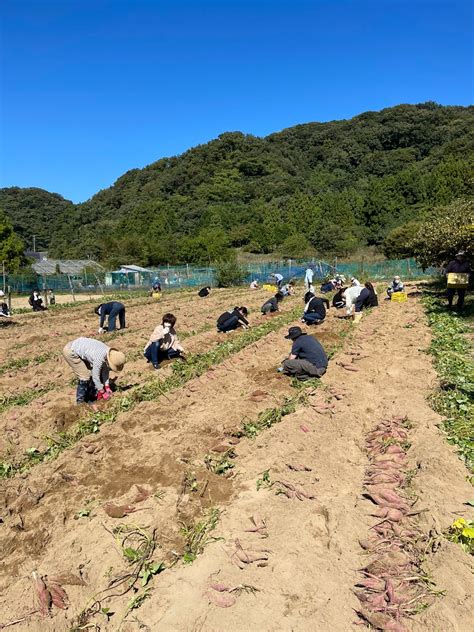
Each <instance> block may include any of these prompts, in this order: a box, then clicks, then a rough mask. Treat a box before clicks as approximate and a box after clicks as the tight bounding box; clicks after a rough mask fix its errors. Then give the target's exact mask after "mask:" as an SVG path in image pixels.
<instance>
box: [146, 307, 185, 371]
mask: <svg viewBox="0 0 474 632" xmlns="http://www.w3.org/2000/svg"><path fill="white" fill-rule="evenodd" d="M175 325H176V316H174V315H173V314H165V315H164V316H163V318H162V321H161V325H158V326H157V327H155V329H154V330H153V333H152V334H151V336H150V338H149V340H148V342H147V343H146V346H145V349H144V350H143V355H144V356H145V358H146V359H147V361H148V362H151V363H152V365H153V367H154V368H155V369H159V368H160V361H162V360H171V359H172V358H178V357H184V355H185V351H184V349H183V347H182V346H181V343H180V341H179V338H178V334H177V333H176V330H175V328H174V326H175Z"/></svg>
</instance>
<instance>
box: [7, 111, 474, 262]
mask: <svg viewBox="0 0 474 632" xmlns="http://www.w3.org/2000/svg"><path fill="white" fill-rule="evenodd" d="M197 124H198V122H197ZM473 130H474V107H468V108H465V107H454V106H453V107H445V106H439V105H437V104H435V103H424V104H420V105H400V106H397V107H393V108H389V109H386V110H382V111H381V112H367V113H365V114H361V115H360V116H357V117H355V118H353V119H351V120H343V121H333V122H329V123H308V124H304V125H297V126H296V127H292V128H289V129H286V130H283V131H282V132H279V133H275V134H271V135H270V136H267V137H266V138H257V137H255V136H251V135H244V134H241V133H239V132H232V133H225V134H222V135H221V136H219V138H217V139H216V140H213V141H211V142H209V143H207V144H205V145H201V146H198V147H195V148H193V149H190V150H189V151H187V152H186V153H184V154H182V155H181V156H177V157H172V158H162V159H161V160H158V161H157V162H155V163H153V164H151V165H149V166H147V167H145V168H144V169H133V170H131V171H129V172H127V173H126V174H124V175H123V176H122V177H120V178H119V179H118V180H117V181H116V182H115V184H114V185H113V186H112V187H110V188H109V189H105V190H103V191H100V192H99V193H98V194H97V195H95V196H94V197H93V198H91V199H90V200H89V201H87V202H85V203H83V204H80V205H77V206H75V207H70V206H69V204H68V203H67V202H65V201H64V200H62V198H59V199H60V200H61V202H62V204H64V205H65V207H64V208H62V207H61V206H60V205H58V209H57V211H55V212H54V214H55V217H56V222H54V223H53V224H52V228H53V236H52V240H51V247H50V251H51V253H52V254H53V255H57V256H64V257H66V256H67V257H81V258H82V257H85V256H88V255H90V256H92V257H94V258H97V259H99V260H102V261H105V262H108V263H110V264H111V265H115V264H116V263H119V262H123V261H132V260H133V261H134V262H135V263H142V264H159V263H167V262H170V263H173V262H177V261H187V262H196V263H200V262H208V261H210V260H214V259H216V258H218V257H219V256H221V255H222V253H223V252H225V250H226V248H228V247H243V248H244V249H246V250H248V251H251V252H257V253H259V252H262V253H266V252H272V251H277V252H279V253H281V254H283V255H288V256H293V257H294V256H298V255H303V254H305V251H306V252H308V251H312V252H314V251H315V250H316V252H317V253H319V254H321V255H325V254H337V255H346V254H349V253H350V252H352V251H353V250H354V249H356V248H357V247H359V246H360V245H363V244H369V245H370V244H375V245H381V244H382V243H383V242H384V239H385V237H386V236H387V234H388V233H389V232H390V231H391V230H392V229H393V228H395V227H399V226H404V225H406V224H407V222H410V221H413V220H417V219H420V218H422V217H423V216H426V213H429V212H430V209H432V208H434V207H435V206H438V205H445V204H448V203H449V202H450V201H452V200H453V199H455V198H457V197H462V196H464V197H466V196H469V195H471V194H472V164H473V157H474V133H473ZM4 191H5V190H4ZM7 191H8V190H7ZM10 191H11V190H10ZM23 191H37V190H28V189H27V190H23ZM0 204H1V201H0ZM49 208H50V207H49ZM5 210H6V211H7V212H8V213H9V214H10V216H11V217H12V220H13V222H14V225H15V227H19V226H21V228H22V230H24V219H22V218H24V217H25V210H24V209H22V208H21V206H18V205H17V206H16V207H11V206H8V205H7V206H6V208H5ZM48 212H49V211H48ZM57 212H59V213H62V215H61V216H60V217H57ZM20 220H21V221H20ZM409 226H410V225H409ZM409 226H408V229H407V230H409ZM35 230H36V228H35Z"/></svg>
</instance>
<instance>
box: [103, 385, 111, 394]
mask: <svg viewBox="0 0 474 632" xmlns="http://www.w3.org/2000/svg"><path fill="white" fill-rule="evenodd" d="M104 391H105V392H106V393H108V394H109V395H112V393H113V391H112V389H111V388H110V386H109V385H108V384H106V385H105V386H104Z"/></svg>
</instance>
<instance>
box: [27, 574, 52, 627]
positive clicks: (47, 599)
mask: <svg viewBox="0 0 474 632" xmlns="http://www.w3.org/2000/svg"><path fill="white" fill-rule="evenodd" d="M31 575H32V577H33V590H34V592H35V595H36V598H37V600H38V605H39V611H40V613H41V614H42V615H43V616H44V617H47V616H48V615H49V610H50V608H51V604H52V597H51V593H50V592H49V590H48V589H47V588H46V584H45V583H44V581H43V578H42V577H41V575H39V573H37V572H36V571H33V573H32V574H31Z"/></svg>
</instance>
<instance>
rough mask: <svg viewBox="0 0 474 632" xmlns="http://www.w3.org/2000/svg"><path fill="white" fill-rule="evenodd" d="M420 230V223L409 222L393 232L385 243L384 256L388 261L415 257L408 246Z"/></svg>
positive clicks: (386, 238)
mask: <svg viewBox="0 0 474 632" xmlns="http://www.w3.org/2000/svg"><path fill="white" fill-rule="evenodd" d="M419 229H420V222H407V223H406V224H402V225H401V226H397V228H394V229H393V230H391V231H390V232H389V233H388V235H387V236H386V237H385V241H384V242H383V254H384V255H385V256H386V257H387V259H406V258H408V257H412V256H413V250H412V248H411V247H409V246H408V244H409V243H410V241H411V240H412V239H413V237H414V236H415V235H416V233H417V232H418V230H419Z"/></svg>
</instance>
